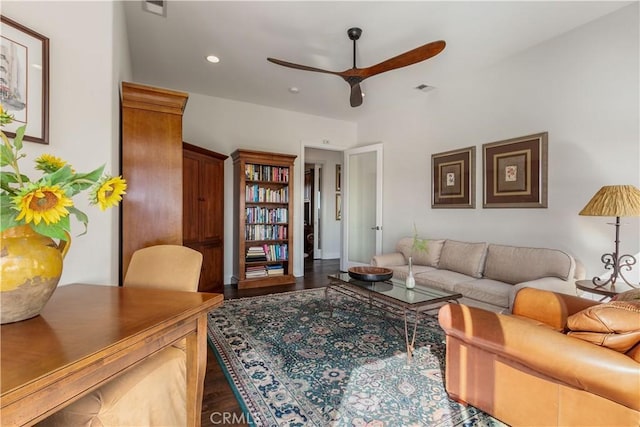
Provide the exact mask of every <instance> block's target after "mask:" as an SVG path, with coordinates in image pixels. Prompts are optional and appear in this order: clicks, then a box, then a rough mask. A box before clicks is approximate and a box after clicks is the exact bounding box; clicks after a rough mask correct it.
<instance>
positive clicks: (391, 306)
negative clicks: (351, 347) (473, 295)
mask: <svg viewBox="0 0 640 427" xmlns="http://www.w3.org/2000/svg"><path fill="white" fill-rule="evenodd" d="M329 291H335V292H339V293H341V294H343V295H346V296H348V297H351V298H355V299H359V300H361V301H365V302H368V303H369V306H370V307H373V306H375V307H377V308H379V309H381V310H384V311H386V312H389V313H393V314H398V313H400V314H401V315H402V317H403V318H404V335H405V342H406V344H407V359H408V360H409V361H410V360H411V357H412V355H413V350H414V345H415V339H416V330H417V328H418V323H419V321H420V315H421V314H424V313H425V312H428V311H430V310H436V309H439V308H440V307H441V306H442V305H443V304H445V303H448V302H458V299H460V298H462V294H459V293H456V292H449V291H445V290H442V289H436V288H429V287H426V286H421V285H416V287H415V288H412V289H407V288H406V287H405V286H404V280H398V279H393V278H392V279H390V280H387V281H384V282H368V281H363V280H356V279H354V278H352V277H351V276H349V273H338V274H330V275H329V286H327V287H326V288H325V298H326V299H327V300H329V299H328V292H329ZM410 329H413V332H412V333H411V336H409V330H410Z"/></svg>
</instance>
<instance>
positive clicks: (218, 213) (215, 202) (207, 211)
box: [200, 159, 224, 241]
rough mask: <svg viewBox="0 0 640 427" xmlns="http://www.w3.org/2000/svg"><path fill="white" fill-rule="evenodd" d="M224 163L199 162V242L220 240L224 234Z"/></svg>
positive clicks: (218, 161)
mask: <svg viewBox="0 0 640 427" xmlns="http://www.w3.org/2000/svg"><path fill="white" fill-rule="evenodd" d="M223 168H224V163H223V161H221V160H219V159H202V160H201V161H200V197H201V200H200V240H203V241H210V240H220V241H221V240H222V239H223V233H224V211H223V207H224V169H223Z"/></svg>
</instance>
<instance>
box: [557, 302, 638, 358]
mask: <svg viewBox="0 0 640 427" xmlns="http://www.w3.org/2000/svg"><path fill="white" fill-rule="evenodd" d="M567 327H568V328H569V333H568V335H570V336H572V337H574V338H579V339H582V340H585V341H589V342H591V343H593V344H597V345H601V346H603V347H607V348H611V349H613V350H616V351H620V352H626V351H628V350H630V349H631V348H633V347H634V346H635V345H636V344H638V343H639V342H640V300H633V301H613V302H609V303H605V304H597V305H594V306H591V307H588V308H586V309H584V310H582V311H579V312H577V313H575V314H573V315H571V316H569V317H568V319H567Z"/></svg>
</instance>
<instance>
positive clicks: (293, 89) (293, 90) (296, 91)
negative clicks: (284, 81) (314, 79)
mask: <svg viewBox="0 0 640 427" xmlns="http://www.w3.org/2000/svg"><path fill="white" fill-rule="evenodd" d="M289 92H291V93H298V92H300V89H298V88H297V87H295V86H291V87H290V88H289Z"/></svg>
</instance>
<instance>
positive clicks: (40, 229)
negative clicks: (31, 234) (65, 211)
mask: <svg viewBox="0 0 640 427" xmlns="http://www.w3.org/2000/svg"><path fill="white" fill-rule="evenodd" d="M70 225H71V223H70V222H69V216H66V217H64V218H62V219H60V221H58V222H57V223H55V224H46V223H45V222H44V221H41V222H40V224H38V225H35V224H32V225H31V228H33V230H34V231H35V232H36V233H40V234H42V235H44V236H49V237H51V238H52V239H60V240H68V239H69V236H68V235H67V233H66V232H68V231H69V228H70Z"/></svg>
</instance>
